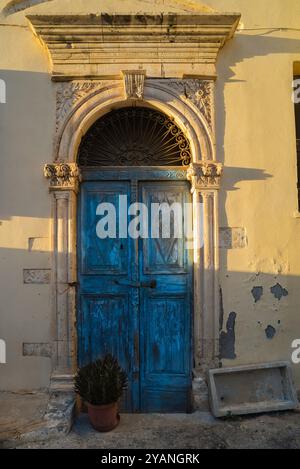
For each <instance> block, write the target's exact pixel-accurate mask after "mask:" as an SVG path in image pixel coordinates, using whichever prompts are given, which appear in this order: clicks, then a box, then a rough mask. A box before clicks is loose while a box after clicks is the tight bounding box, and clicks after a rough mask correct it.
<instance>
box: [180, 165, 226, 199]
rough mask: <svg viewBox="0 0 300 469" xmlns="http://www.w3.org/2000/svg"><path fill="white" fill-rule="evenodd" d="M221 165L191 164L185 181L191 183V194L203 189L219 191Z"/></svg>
mask: <svg viewBox="0 0 300 469" xmlns="http://www.w3.org/2000/svg"><path fill="white" fill-rule="evenodd" d="M222 172H223V165H222V164H221V163H216V162H214V161H203V162H200V163H191V164H190V166H189V169H188V171H187V179H188V180H189V181H191V185H192V192H194V191H195V190H203V189H219V187H220V178H221V175H222Z"/></svg>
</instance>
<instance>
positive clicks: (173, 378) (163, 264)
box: [139, 182, 192, 412]
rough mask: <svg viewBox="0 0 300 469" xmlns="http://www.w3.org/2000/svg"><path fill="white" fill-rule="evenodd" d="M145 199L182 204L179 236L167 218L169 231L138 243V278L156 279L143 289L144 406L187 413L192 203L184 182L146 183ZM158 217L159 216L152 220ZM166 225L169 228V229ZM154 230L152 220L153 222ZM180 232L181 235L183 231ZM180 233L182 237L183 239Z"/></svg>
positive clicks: (150, 408) (189, 357)
mask: <svg viewBox="0 0 300 469" xmlns="http://www.w3.org/2000/svg"><path fill="white" fill-rule="evenodd" d="M140 186H141V191H140V192H141V199H142V202H144V203H145V204H146V205H147V206H148V209H150V207H151V204H152V203H159V204H162V203H168V204H169V205H172V204H173V203H177V204H179V205H180V206H181V213H180V212H179V213H178V216H177V223H178V224H181V226H180V227H179V228H180V229H179V230H178V227H177V232H176V233H177V234H176V236H177V237H175V236H174V235H175V231H174V223H175V221H176V220H175V218H174V216H173V215H172V214H171V216H170V218H167V219H166V218H165V219H164V220H165V223H166V224H169V220H170V231H169V233H167V232H165V236H166V235H168V236H169V237H165V238H164V237H163V227H162V220H163V218H162V216H160V217H158V218H157V217H156V220H158V223H159V230H158V232H159V238H158V239H152V238H149V239H143V240H141V241H140V245H141V256H140V259H139V260H140V278H141V281H142V282H145V283H149V281H153V280H155V281H156V287H155V289H150V288H147V289H142V290H141V307H140V318H141V319H140V331H141V378H140V379H141V405H142V408H143V409H144V410H145V411H148V412H150V411H151V412H179V411H181V412H182V411H188V410H189V405H190V386H191V290H192V283H191V282H192V278H191V265H192V264H191V257H190V254H191V253H190V252H189V251H188V250H186V249H185V238H184V222H185V220H184V214H185V211H184V204H185V203H188V202H190V192H189V187H188V184H187V183H186V182H164V183H162V182H143V183H141V185H140ZM153 221H155V218H154V219H153ZM165 229H166V227H165ZM150 232H151V221H150ZM180 233H181V235H180ZM179 236H180V237H179Z"/></svg>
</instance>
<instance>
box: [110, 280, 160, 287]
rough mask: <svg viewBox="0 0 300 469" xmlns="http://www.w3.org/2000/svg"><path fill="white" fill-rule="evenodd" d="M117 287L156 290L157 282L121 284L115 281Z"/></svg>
mask: <svg viewBox="0 0 300 469" xmlns="http://www.w3.org/2000/svg"><path fill="white" fill-rule="evenodd" d="M114 282H115V284H116V285H121V286H123V287H131V288H156V286H157V282H156V280H151V281H150V282H119V280H115V281H114Z"/></svg>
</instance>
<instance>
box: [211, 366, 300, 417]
mask: <svg viewBox="0 0 300 469" xmlns="http://www.w3.org/2000/svg"><path fill="white" fill-rule="evenodd" d="M208 382H209V398H210V406H211V411H212V413H213V415H214V416H215V417H228V416H231V415H243V414H257V413H261V412H275V411H280V410H290V409H295V408H297V407H298V405H299V402H298V399H297V394H296V391H295V389H294V386H293V380H292V373H291V366H290V364H289V363H288V362H274V363H264V364H259V365H245V366H238V367H233V368H219V369H215V370H209V372H208Z"/></svg>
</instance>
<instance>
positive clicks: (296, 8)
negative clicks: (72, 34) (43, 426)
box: [0, 0, 300, 390]
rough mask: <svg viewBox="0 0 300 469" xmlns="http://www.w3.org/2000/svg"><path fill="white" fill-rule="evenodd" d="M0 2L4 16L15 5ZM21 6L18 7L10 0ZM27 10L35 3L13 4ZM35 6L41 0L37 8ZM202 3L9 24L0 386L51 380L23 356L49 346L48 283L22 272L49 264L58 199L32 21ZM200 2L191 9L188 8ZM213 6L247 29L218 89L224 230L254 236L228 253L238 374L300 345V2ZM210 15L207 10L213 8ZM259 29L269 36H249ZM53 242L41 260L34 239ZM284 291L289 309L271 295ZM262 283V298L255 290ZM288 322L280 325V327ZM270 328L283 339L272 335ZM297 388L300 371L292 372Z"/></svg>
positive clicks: (0, 148) (1, 48)
mask: <svg viewBox="0 0 300 469" xmlns="http://www.w3.org/2000/svg"><path fill="white" fill-rule="evenodd" d="M7 3H8V2H7V1H0V10H1V11H2V9H3V8H4V7H5V6H6V5H7ZM11 3H12V2H11ZM15 3H16V4H17V3H19V4H20V5H19V7H20V6H26V3H27V4H29V3H30V2H15ZM31 3H38V2H31ZM198 3H200V2H196V1H194V2H180V1H178V0H176V1H173V2H172V1H171V0H170V1H160V2H159V1H151V2H150V1H146V0H143V1H130V0H128V1H127V0H124V1H108V0H105V1H96V0H89V1H87V0H85V1H79V0H72V1H67V0H60V1H58V0H52V1H49V2H43V3H40V5H36V6H33V7H32V8H28V9H25V10H22V11H20V12H17V13H14V14H9V15H8V16H7V15H6V16H5V15H4V14H2V15H1V17H0V24H1V26H0V78H2V79H4V80H5V81H6V84H7V104H0V163H1V171H0V221H1V225H0V258H1V264H0V285H1V303H0V338H1V339H4V340H5V341H6V343H7V364H6V365H0V389H5V390H8V389H12V390H19V389H35V388H41V387H46V386H47V385H48V383H49V375H50V368H51V363H50V359H49V358H41V357H23V356H22V344H23V342H29V343H47V342H50V341H51V339H52V332H53V318H51V289H50V285H24V284H23V269H47V268H49V267H50V250H51V246H50V215H51V214H50V201H49V195H48V185H47V182H46V181H45V180H44V179H43V176H42V167H43V165H44V163H46V162H50V161H51V158H52V139H53V136H54V130H55V90H54V88H55V85H54V84H53V83H51V80H50V76H49V73H48V72H49V64H48V60H47V55H46V54H45V51H44V50H43V49H42V47H41V46H40V44H39V43H38V41H37V40H36V39H35V38H34V37H33V34H32V32H31V31H30V29H29V28H28V26H27V20H26V19H25V14H64V13H66V14H84V13H96V12H101V11H102V12H108V13H112V12H117V13H120V14H122V13H136V12H145V11H146V12H149V13H159V12H175V11H177V12H181V13H183V12H187V11H191V12H193V13H195V12H200V11H201V7H200V9H199V11H198V9H197V6H196V5H197V4H198ZM191 4H192V6H191ZM206 5H208V6H209V7H211V8H213V9H215V10H218V11H223V12H224V11H225V12H232V11H235V12H240V13H241V14H242V23H243V28H244V29H243V30H241V31H238V32H237V33H236V36H235V38H234V39H233V40H232V41H230V42H229V43H228V44H227V45H226V46H225V48H224V49H223V50H222V51H221V53H220V55H219V60H218V63H217V70H218V80H217V92H216V119H217V132H216V135H217V158H218V160H220V161H221V162H223V163H224V165H225V171H224V176H223V184H222V190H221V197H220V226H222V227H225V226H230V227H245V228H246V231H247V238H248V246H247V247H246V248H243V249H232V250H221V276H220V281H221V288H222V293H223V309H224V324H223V330H224V332H226V320H227V318H228V315H229V313H230V312H235V313H236V315H237V316H236V329H235V333H236V340H235V353H236V356H237V358H236V359H235V360H223V364H224V365H232V366H233V365H238V364H248V363H257V362H264V361H272V360H277V359H287V360H290V357H291V352H292V350H291V342H292V340H293V339H297V338H298V339H300V311H299V310H300V289H299V285H300V218H295V217H294V213H295V211H296V210H297V191H296V149H295V130H294V111H293V104H292V102H291V91H292V90H291V80H292V69H293V61H299V60H300V52H299V51H300V49H299V45H300V31H296V30H289V31H286V30H281V31H273V32H268V30H270V29H272V28H281V27H285V28H299V24H300V4H299V1H298V0H284V1H283V0H251V1H248V0H207V1H206ZM204 11H207V10H204ZM251 28H266V29H265V30H255V31H248V30H247V29H251ZM299 29H300V28H299ZM34 237H40V238H48V239H49V243H48V245H47V241H44V242H43V248H42V252H38V251H33V252H32V251H29V248H28V239H29V238H34ZM277 282H278V283H280V284H281V285H282V286H283V287H284V288H286V289H287V290H288V296H286V297H283V298H282V299H281V300H280V301H278V300H277V299H275V298H274V296H273V295H272V294H271V292H270V288H271V287H272V286H274V285H275V284H276V283H277ZM255 286H263V287H264V293H263V296H262V298H261V300H260V301H258V302H257V303H255V302H254V298H253V296H252V294H251V290H252V288H253V287H255ZM278 321H280V324H279V323H278ZM268 325H271V326H273V327H274V328H275V329H276V335H275V337H274V338H273V339H272V340H270V339H267V338H266V334H265V329H266V327H267V326H268ZM293 368H294V375H295V379H296V384H297V387H298V389H300V365H297V366H294V367H293Z"/></svg>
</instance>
